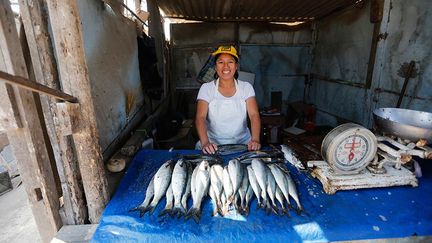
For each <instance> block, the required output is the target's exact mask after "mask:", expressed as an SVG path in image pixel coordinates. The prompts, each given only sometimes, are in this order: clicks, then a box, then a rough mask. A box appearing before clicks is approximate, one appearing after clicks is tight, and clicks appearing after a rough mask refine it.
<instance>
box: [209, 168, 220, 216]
mask: <svg viewBox="0 0 432 243" xmlns="http://www.w3.org/2000/svg"><path fill="white" fill-rule="evenodd" d="M222 180H223V167H222V166H221V165H220V164H215V165H213V166H212V167H211V169H210V184H211V186H212V187H213V192H214V194H215V199H216V201H215V202H216V204H215V205H216V209H217V211H218V212H220V211H221V209H222V201H221V194H222V192H223V182H222Z"/></svg>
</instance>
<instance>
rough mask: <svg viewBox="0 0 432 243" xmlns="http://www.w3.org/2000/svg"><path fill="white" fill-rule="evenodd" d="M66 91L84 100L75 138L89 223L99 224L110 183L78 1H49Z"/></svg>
mask: <svg viewBox="0 0 432 243" xmlns="http://www.w3.org/2000/svg"><path fill="white" fill-rule="evenodd" d="M47 5H48V13H49V19H50V23H51V27H52V33H53V37H54V46H55V51H56V56H57V61H58V62H57V63H58V70H59V74H60V77H61V79H60V82H61V84H62V87H63V90H64V91H65V92H67V93H69V94H71V95H73V96H75V97H77V98H78V100H79V101H80V107H79V114H80V119H79V121H78V124H77V129H78V131H79V132H77V133H73V135H72V137H73V140H74V144H75V150H76V154H77V158H78V164H79V168H80V171H81V176H82V182H83V186H84V192H85V197H86V200H87V208H88V213H89V220H90V222H91V223H98V222H99V218H100V216H101V214H102V211H103V210H104V208H105V206H106V204H107V203H108V200H109V197H108V183H107V179H106V176H105V170H104V165H103V160H102V152H101V147H100V145H99V133H98V129H97V124H96V114H95V108H94V103H93V98H92V94H91V85H90V78H89V74H88V70H87V65H86V61H85V56H84V43H83V39H82V36H83V33H82V29H81V28H82V27H81V20H80V15H79V9H78V6H77V2H76V1H70V0H47Z"/></svg>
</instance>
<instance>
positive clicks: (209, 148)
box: [202, 143, 217, 154]
mask: <svg viewBox="0 0 432 243" xmlns="http://www.w3.org/2000/svg"><path fill="white" fill-rule="evenodd" d="M202 151H203V153H205V154H214V153H216V151H217V145H216V144H214V143H207V144H205V145H203V146H202Z"/></svg>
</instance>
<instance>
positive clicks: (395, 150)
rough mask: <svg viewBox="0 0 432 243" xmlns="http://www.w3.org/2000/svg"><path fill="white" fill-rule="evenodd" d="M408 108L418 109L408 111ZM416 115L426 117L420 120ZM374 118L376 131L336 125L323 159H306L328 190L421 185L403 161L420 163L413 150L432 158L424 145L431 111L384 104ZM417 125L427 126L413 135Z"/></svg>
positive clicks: (431, 126) (430, 134)
mask: <svg viewBox="0 0 432 243" xmlns="http://www.w3.org/2000/svg"><path fill="white" fill-rule="evenodd" d="M407 111H408V112H407ZM410 112H416V113H417V114H414V115H408V116H406V115H405V113H410ZM395 117H396V118H395ZM403 117H406V119H405V120H403V119H401V118H403ZM418 117H423V118H424V119H423V118H420V120H421V121H420V122H419V121H417V120H416V118H418ZM374 120H375V130H376V134H374V133H372V132H371V131H370V130H368V129H366V128H364V127H362V126H360V125H358V124H354V123H346V124H342V125H340V126H338V127H336V128H334V129H333V130H332V131H330V132H329V133H328V134H327V135H326V137H325V138H324V140H323V143H322V146H321V154H322V157H323V158H324V161H308V167H309V168H311V170H312V171H311V174H312V176H313V177H316V178H318V179H319V180H320V181H321V183H322V184H323V188H324V191H325V192H326V193H327V194H334V193H336V191H338V190H352V189H359V188H375V187H389V186H403V185H411V186H413V187H416V186H418V181H417V178H416V176H415V174H414V173H413V172H411V171H410V170H409V169H407V168H406V167H405V165H407V164H408V163H417V162H416V161H415V160H413V156H418V157H420V158H423V159H432V148H430V147H428V146H426V144H427V143H428V142H430V141H431V140H432V114H431V113H427V112H420V111H412V110H404V109H395V108H381V109H377V110H376V111H374ZM401 120H402V122H401ZM423 121H424V124H420V123H421V122H423ZM413 123H414V124H413ZM419 124H420V125H419ZM402 125H403V126H404V127H402V128H401V126H402ZM411 127H412V128H411ZM415 129H417V130H418V129H423V131H420V132H419V131H417V132H418V133H417V134H415V135H413V133H415V132H416V131H415ZM407 138H409V139H412V140H414V141H416V142H415V143H414V142H411V141H412V140H409V139H407Z"/></svg>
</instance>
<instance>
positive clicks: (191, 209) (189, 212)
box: [185, 207, 194, 220]
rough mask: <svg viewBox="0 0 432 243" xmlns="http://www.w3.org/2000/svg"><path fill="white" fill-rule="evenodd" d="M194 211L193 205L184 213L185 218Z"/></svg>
mask: <svg viewBox="0 0 432 243" xmlns="http://www.w3.org/2000/svg"><path fill="white" fill-rule="evenodd" d="M193 211H194V207H191V208H190V209H189V211H187V213H186V214H185V219H186V220H188V219H189V218H190V217H192V213H193Z"/></svg>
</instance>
